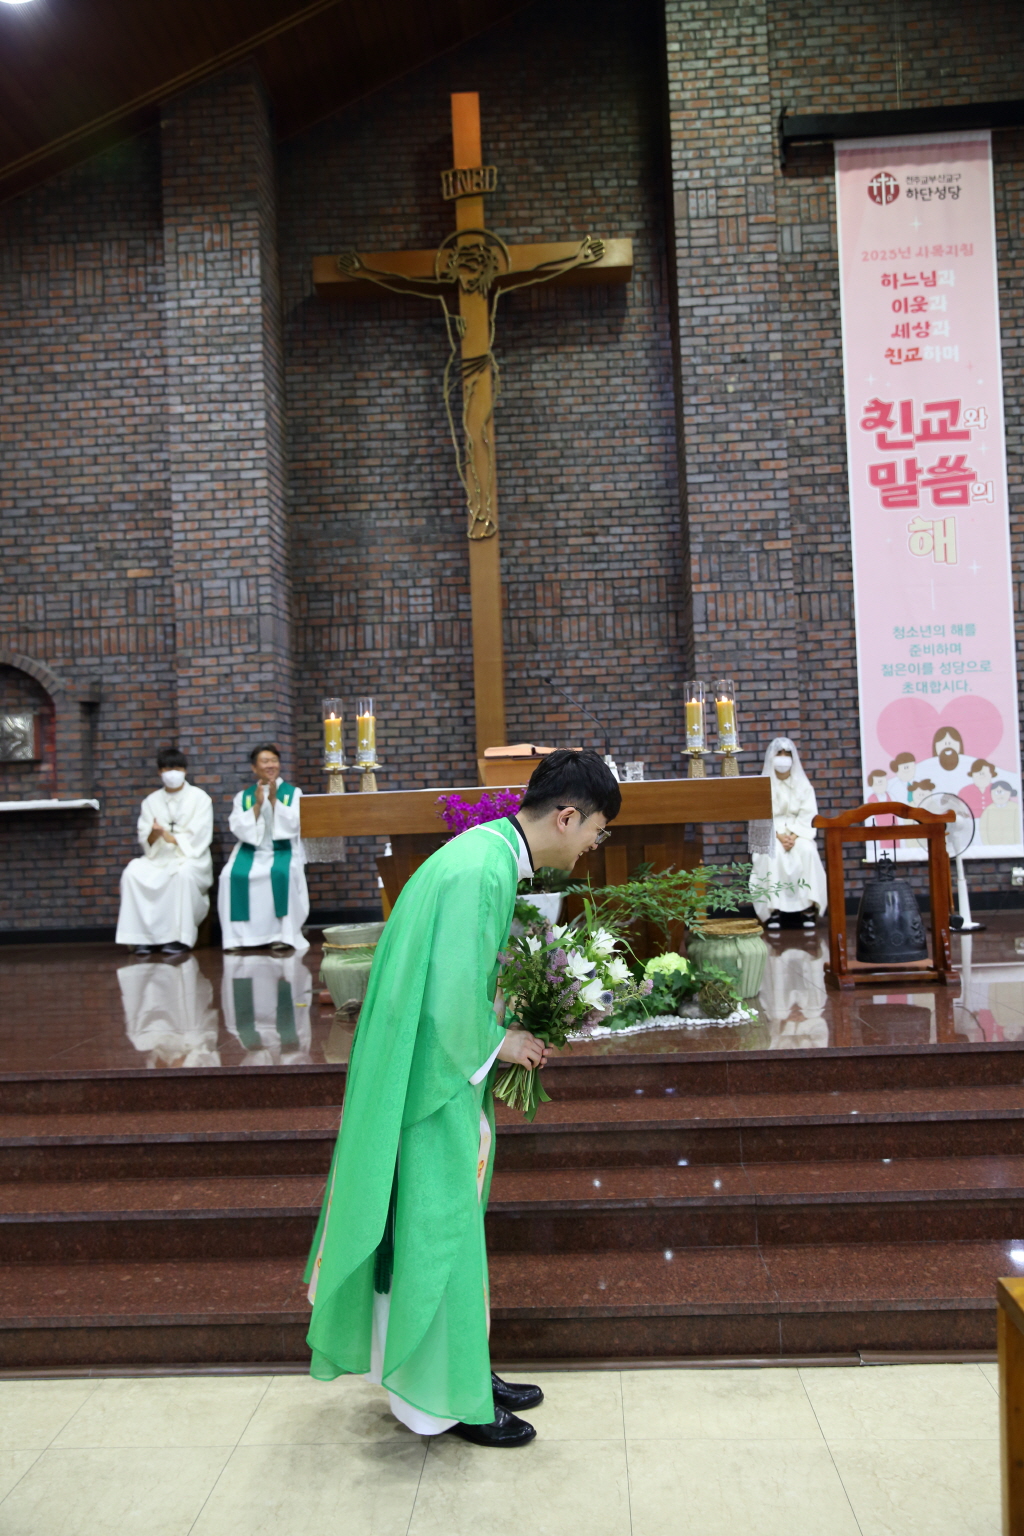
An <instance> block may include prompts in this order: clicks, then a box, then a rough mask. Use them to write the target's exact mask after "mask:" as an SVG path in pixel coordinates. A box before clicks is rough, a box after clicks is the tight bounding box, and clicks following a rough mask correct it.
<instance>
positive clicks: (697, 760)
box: [686, 747, 708, 779]
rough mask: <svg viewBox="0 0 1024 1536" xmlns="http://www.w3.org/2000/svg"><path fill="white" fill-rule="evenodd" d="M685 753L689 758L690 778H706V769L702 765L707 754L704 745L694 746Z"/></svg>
mask: <svg viewBox="0 0 1024 1536" xmlns="http://www.w3.org/2000/svg"><path fill="white" fill-rule="evenodd" d="M686 755H687V757H688V758H689V759H690V772H689V777H690V778H691V779H706V778H707V776H708V775H707V769H706V768H705V766H704V759H705V758H706V757H707V755H708V754H707V751H706V749H705V748H704V747H696V748H694V749H693V750H691V751H689V752H687V754H686Z"/></svg>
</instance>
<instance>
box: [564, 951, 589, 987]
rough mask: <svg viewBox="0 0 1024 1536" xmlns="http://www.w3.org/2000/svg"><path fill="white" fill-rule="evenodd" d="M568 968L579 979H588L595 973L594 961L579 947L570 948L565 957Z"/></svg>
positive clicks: (571, 974) (570, 973)
mask: <svg viewBox="0 0 1024 1536" xmlns="http://www.w3.org/2000/svg"><path fill="white" fill-rule="evenodd" d="M565 964H566V969H567V971H568V972H569V975H570V976H573V977H575V979H576V980H577V981H587V980H588V979H589V978H590V977H591V976H593V974H594V962H593V960H588V959H587V957H586V955H584V954H581V952H580V951H579V950H578V949H570V950H568V951H567V953H566V957H565Z"/></svg>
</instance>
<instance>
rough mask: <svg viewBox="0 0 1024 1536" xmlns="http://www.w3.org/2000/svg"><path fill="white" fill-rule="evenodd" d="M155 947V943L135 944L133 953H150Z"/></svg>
mask: <svg viewBox="0 0 1024 1536" xmlns="http://www.w3.org/2000/svg"><path fill="white" fill-rule="evenodd" d="M155 948H156V945H155V944H136V946H135V949H134V951H133V953H134V954H136V955H151V954H152V953H153V951H154V949H155Z"/></svg>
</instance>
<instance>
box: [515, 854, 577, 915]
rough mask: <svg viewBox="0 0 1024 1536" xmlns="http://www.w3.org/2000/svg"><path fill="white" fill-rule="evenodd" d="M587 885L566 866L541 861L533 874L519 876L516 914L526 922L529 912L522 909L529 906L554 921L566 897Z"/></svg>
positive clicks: (560, 911) (560, 912)
mask: <svg viewBox="0 0 1024 1536" xmlns="http://www.w3.org/2000/svg"><path fill="white" fill-rule="evenodd" d="M586 889H587V887H586V885H585V884H582V883H581V882H580V881H579V880H574V879H573V877H572V874H571V873H570V871H569V870H567V869H555V868H554V867H553V866H552V865H542V866H541V867H540V869H536V870H534V872H533V874H532V876H529V877H528V878H527V879H525V880H520V882H519V893H518V896H517V897H516V917H517V918H518V919H519V920H520V921H521V922H525V921H526V920H527V916H528V914H527V911H526V910H525V909H527V908H532V909H533V911H535V912H539V913H540V915H541V916H542V917H543V918H545V919H546V920H547V921H548V922H549V923H557V922H558V920H559V918H560V917H561V915H562V908H563V906H564V905H565V898H566V897H567V896H574V895H576V894H577V893H578V892H580V891H585V890H586Z"/></svg>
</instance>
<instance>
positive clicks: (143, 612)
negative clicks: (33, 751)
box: [0, 135, 175, 928]
mask: <svg viewBox="0 0 1024 1536" xmlns="http://www.w3.org/2000/svg"><path fill="white" fill-rule="evenodd" d="M0 274H2V276H0V317H2V325H3V341H4V345H3V348H2V351H0V445H2V453H3V473H2V474H0V516H2V521H3V528H4V559H3V562H2V575H0V648H5V649H9V650H11V651H17V652H21V653H24V654H26V655H28V656H30V657H33V658H35V659H36V660H39V661H44V662H47V663H49V664H50V666H52V667H53V668H54V669H55V670H56V671H57V672H58V673H60V674H61V676H62V677H63V678H65V679H67V680H68V681H69V682H70V683H71V684H72V685H74V684H76V683H78V682H80V681H82V680H84V679H87V678H92V677H95V676H97V675H102V677H103V680H104V686H105V702H104V705H103V707H102V709H101V710H100V711H99V712H98V714H97V719H96V727H97V729H96V740H95V750H96V758H97V764H98V769H99V776H100V786H99V793H100V795H101V798H102V800H103V812H102V815H101V816H99V817H98V816H96V815H95V813H92V812H61V813H56V814H47V815H35V814H26V813H17V814H15V815H9V816H5V817H4V819H3V826H2V829H0V830H2V833H3V842H2V855H0V858H2V861H3V867H4V879H3V894H2V896H0V926H3V927H5V928H22V927H24V928H34V927H52V926H56V925H57V924H60V923H68V924H70V925H72V926H85V925H93V924H97V923H99V924H102V923H110V922H113V920H114V917H115V915H116V899H117V869H118V867H119V865H120V864H122V863H123V862H124V861H125V859H126V858H128V857H130V856H131V853H132V842H133V829H134V817H135V814H136V809H135V807H136V802H137V799H138V796H139V793H140V790H141V788H142V787H143V786H144V782H145V778H146V777H147V776H148V773H149V772H151V764H152V755H153V751H154V749H155V747H156V746H158V745H163V744H164V743H165V742H167V741H169V740H171V739H173V734H174V725H175V700H174V669H173V611H172V604H171V597H170V587H169V583H168V569H169V563H170V560H169V556H170V536H169V509H168V496H167V464H166V454H165V421H164V410H165V402H164V386H163V361H162V349H163V336H162V330H163V324H162V318H161V305H162V301H163V249H162V239H161V225H160V187H159V163H158V145H157V141H156V136H155V135H147V136H144V137H142V138H138V139H133V140H132V141H131V142H129V143H127V144H124V145H121V146H119V147H118V148H116V149H113V150H111V151H109V152H108V153H107V154H105V155H102V156H100V157H98V158H97V159H95V160H93V161H90V162H89V163H88V164H87V165H84V166H81V167H79V168H78V169H76V170H74V171H69V172H67V173H65V174H64V175H62V176H60V177H57V178H55V179H54V180H53V181H51V182H48V183H47V184H46V185H44V186H42V187H39V188H38V189H37V190H35V191H33V192H30V193H27V194H25V195H24V196H23V197H20V198H18V199H17V200H15V201H14V202H10V203H8V204H6V205H5V206H3V207H0ZM8 675H9V674H8ZM13 676H14V677H15V678H22V679H24V680H25V681H24V682H22V683H21V684H20V686H21V687H24V686H25V683H26V682H27V681H28V680H27V679H26V678H25V674H24V673H15V674H13ZM11 686H14V684H13V681H12V683H11ZM12 771H13V772H17V771H18V770H8V771H7V773H6V774H5V780H8V783H7V784H6V788H7V790H8V791H10V790H11V786H10V784H9V778H10V773H11V772H12ZM31 788H32V793H31V795H28V794H26V793H24V792H18V791H15V792H13V796H12V797H16V798H37V797H39V796H40V795H53V794H54V793H55V792H56V790H55V787H54V785H53V783H52V782H50V783H49V784H48V785H46V786H45V787H44V784H43V782H42V781H40V782H38V783H36V784H33V785H32V787H31ZM60 793H61V794H63V795H66V796H72V795H81V794H83V793H91V790H89V789H88V787H87V786H85V785H82V784H71V783H61V784H60Z"/></svg>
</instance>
